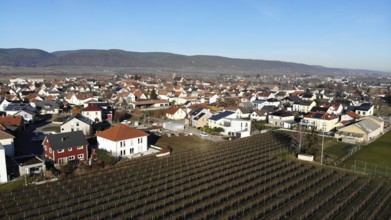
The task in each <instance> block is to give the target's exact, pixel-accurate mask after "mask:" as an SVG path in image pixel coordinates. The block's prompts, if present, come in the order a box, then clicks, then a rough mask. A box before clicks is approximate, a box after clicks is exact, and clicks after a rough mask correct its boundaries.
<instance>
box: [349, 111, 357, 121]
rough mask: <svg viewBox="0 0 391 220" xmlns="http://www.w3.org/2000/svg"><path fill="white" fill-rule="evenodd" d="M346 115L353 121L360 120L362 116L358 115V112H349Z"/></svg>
mask: <svg viewBox="0 0 391 220" xmlns="http://www.w3.org/2000/svg"><path fill="white" fill-rule="evenodd" d="M346 114H347V115H349V116H350V117H351V118H353V119H359V118H360V115H359V114H357V113H356V112H353V111H348V113H346Z"/></svg>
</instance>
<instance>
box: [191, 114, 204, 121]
mask: <svg viewBox="0 0 391 220" xmlns="http://www.w3.org/2000/svg"><path fill="white" fill-rule="evenodd" d="M204 115H205V112H202V113H201V114H199V115H197V116H196V117H195V118H194V120H196V121H197V120H198V119H200V118H201V117H202V116H204Z"/></svg>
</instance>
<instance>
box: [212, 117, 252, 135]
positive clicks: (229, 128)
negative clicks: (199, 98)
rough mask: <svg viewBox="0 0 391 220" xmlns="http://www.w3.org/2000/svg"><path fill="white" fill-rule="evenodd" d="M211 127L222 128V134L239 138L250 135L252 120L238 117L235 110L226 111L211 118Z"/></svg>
mask: <svg viewBox="0 0 391 220" xmlns="http://www.w3.org/2000/svg"><path fill="white" fill-rule="evenodd" d="M208 124H209V127H210V128H222V129H224V131H223V132H222V134H224V135H228V136H234V137H238V138H243V137H248V136H250V131H251V121H250V120H244V119H238V118H237V116H236V113H235V112H230V111H224V112H220V113H218V114H216V115H213V116H212V117H210V118H209V120H208Z"/></svg>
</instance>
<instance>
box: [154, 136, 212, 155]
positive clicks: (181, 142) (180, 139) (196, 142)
mask: <svg viewBox="0 0 391 220" xmlns="http://www.w3.org/2000/svg"><path fill="white" fill-rule="evenodd" d="M212 144H213V142H211V141H209V140H206V139H203V138H200V137H198V136H195V135H192V136H182V135H180V136H171V137H167V136H163V137H161V138H159V139H158V140H157V142H156V143H155V144H154V145H157V146H159V147H166V146H169V147H171V148H172V150H173V153H176V152H180V151H184V150H193V149H199V148H205V147H207V146H212Z"/></svg>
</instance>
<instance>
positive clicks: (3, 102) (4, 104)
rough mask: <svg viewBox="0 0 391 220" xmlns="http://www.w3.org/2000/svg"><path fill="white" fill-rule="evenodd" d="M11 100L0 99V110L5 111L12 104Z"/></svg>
mask: <svg viewBox="0 0 391 220" xmlns="http://www.w3.org/2000/svg"><path fill="white" fill-rule="evenodd" d="M10 103H11V102H10V101H8V100H7V99H2V100H1V101H0V112H4V111H5V108H6V107H7V106H8V105H9V104H10Z"/></svg>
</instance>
